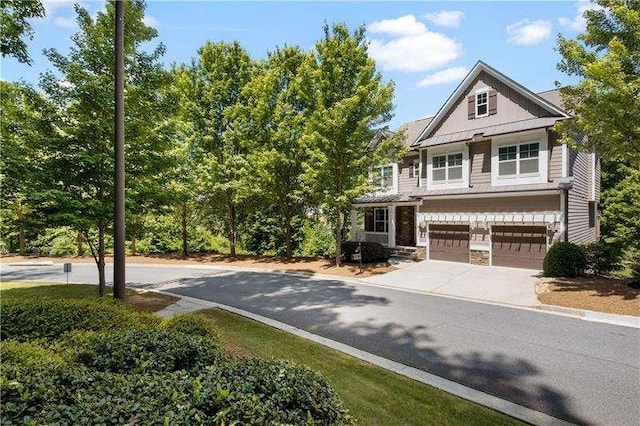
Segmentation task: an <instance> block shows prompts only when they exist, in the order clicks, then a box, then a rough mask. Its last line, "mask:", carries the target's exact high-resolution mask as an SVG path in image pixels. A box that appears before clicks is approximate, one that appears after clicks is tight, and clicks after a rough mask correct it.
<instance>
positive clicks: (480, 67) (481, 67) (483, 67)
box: [412, 61, 571, 145]
mask: <svg viewBox="0 0 640 426" xmlns="http://www.w3.org/2000/svg"><path fill="white" fill-rule="evenodd" d="M482 71H485V72H487V73H488V74H490V75H491V76H493V77H495V78H496V79H498V80H500V81H502V82H503V83H505V84H507V85H509V86H510V87H512V88H514V89H515V90H516V91H517V92H519V93H520V94H521V95H522V96H524V97H526V98H529V99H531V100H533V101H535V102H536V103H538V104H541V105H542V106H544V107H545V108H547V109H548V110H550V111H553V112H554V113H556V114H557V115H561V116H563V117H571V116H570V115H569V114H567V113H566V112H565V111H563V110H561V109H560V108H558V107H557V106H555V105H553V104H552V103H550V102H549V101H547V100H546V99H544V98H542V97H540V96H538V95H536V94H535V93H533V92H532V91H531V90H529V89H527V88H526V87H524V86H523V85H521V84H520V83H518V82H516V81H514V80H512V79H510V78H509V77H507V76H506V75H504V74H502V73H501V72H500V71H498V70H496V69H495V68H492V67H491V66H489V65H487V64H485V63H484V62H482V61H478V62H477V63H476V64H475V66H474V67H473V68H472V69H471V71H469V74H467V76H466V77H465V78H464V80H462V82H461V83H460V84H459V85H458V87H456V90H454V92H453V93H452V94H451V95H450V96H449V98H448V99H447V101H446V102H445V103H444V105H443V106H442V107H441V108H440V109H439V110H438V112H437V114H436V115H435V116H434V117H433V119H432V120H431V122H430V123H429V125H428V126H427V127H426V128H425V129H424V130H423V131H422V133H420V136H418V138H417V139H416V140H415V141H413V143H412V145H415V144H417V143H418V142H419V141H420V140H422V138H423V137H424V135H426V134H429V133H430V132H431V130H433V129H434V128H435V127H436V125H437V124H438V123H439V122H440V120H441V119H442V118H443V116H444V115H445V113H446V111H448V110H449V108H450V107H451V106H452V105H453V103H454V102H455V101H456V100H457V99H458V97H459V96H460V95H461V94H462V91H463V90H465V89H466V88H467V86H468V85H469V83H471V81H473V79H474V78H476V77H477V76H478V75H479V74H480V73H481V72H482Z"/></svg>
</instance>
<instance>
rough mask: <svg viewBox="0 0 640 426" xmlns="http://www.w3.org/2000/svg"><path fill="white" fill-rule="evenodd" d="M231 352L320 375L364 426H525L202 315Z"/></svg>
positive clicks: (245, 323) (310, 347) (317, 350)
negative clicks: (291, 363)
mask: <svg viewBox="0 0 640 426" xmlns="http://www.w3.org/2000/svg"><path fill="white" fill-rule="evenodd" d="M203 313H204V314H205V315H206V316H207V317H208V318H210V319H212V320H213V321H214V322H215V323H216V325H217V326H218V327H219V329H220V330H221V331H222V334H223V337H224V339H225V342H226V343H227V345H228V348H230V349H231V351H232V352H236V353H240V354H242V353H246V354H250V355H252V356H258V357H262V358H271V357H276V358H283V359H288V360H291V361H295V362H297V363H299V364H304V365H306V366H308V367H309V368H311V369H312V370H315V371H318V372H320V373H321V374H322V375H323V376H324V377H325V378H326V379H327V380H328V381H329V383H330V384H331V385H332V386H333V387H334V388H335V389H336V390H337V391H338V393H339V394H340V395H341V396H342V398H343V400H344V404H345V406H346V407H347V408H349V410H350V411H351V413H352V414H353V415H354V416H355V417H356V418H357V419H358V424H362V425H373V424H383V425H408V424H438V425H506V424H522V423H520V422H519V421H518V420H515V419H512V418H510V417H507V416H505V415H502V414H500V413H497V412H495V411H493V410H490V409H488V408H485V407H482V406H480V405H477V404H474V403H472V402H469V401H466V400H464V399H461V398H458V397H456V396H453V395H451V394H448V393H446V392H443V391H440V390H438V389H435V388H433V387H431V386H427V385H424V384H422V383H419V382H416V381H414V380H411V379H409V378H406V377H404V376H400V375H398V374H395V373H392V372H390V371H388V370H385V369H383V368H380V367H376V366H374V365H372V364H369V363H366V362H364V361H361V360H359V359H356V358H353V357H351V356H348V355H345V354H343V353H341V352H338V351H335V350H333V349H329V348H327V347H325V346H322V345H320V344H317V343H314V342H310V341H308V340H306V339H302V338H300V337H297V336H294V335H292V334H289V333H286V332H283V331H280V330H278V329H275V328H273V327H270V326H267V325H264V324H261V323H258V322H256V321H253V320H250V319H247V318H244V317H242V316H239V315H235V314H231V313H228V312H225V311H222V310H219V309H211V310H207V311H203Z"/></svg>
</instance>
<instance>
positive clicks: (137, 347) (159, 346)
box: [75, 330, 224, 373]
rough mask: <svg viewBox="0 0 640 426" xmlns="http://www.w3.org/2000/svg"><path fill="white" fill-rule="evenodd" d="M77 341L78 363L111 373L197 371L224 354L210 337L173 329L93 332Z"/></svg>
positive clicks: (218, 360)
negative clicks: (78, 344) (79, 341)
mask: <svg viewBox="0 0 640 426" xmlns="http://www.w3.org/2000/svg"><path fill="white" fill-rule="evenodd" d="M76 342H77V340H76ZM80 345H81V347H80V348H79V349H78V350H77V352H76V353H77V354H76V357H75V359H76V361H77V362H78V363H80V364H82V365H85V366H87V367H89V368H91V369H93V370H98V371H107V372H112V373H125V372H130V371H133V372H138V373H142V372H145V373H148V372H159V373H173V372H175V371H183V370H187V371H198V370H201V369H203V368H205V367H207V366H209V365H214V364H217V363H219V362H220V360H221V359H222V358H223V356H224V355H223V350H222V348H221V346H220V345H219V344H218V343H216V342H214V341H213V340H211V339H210V338H208V337H201V336H194V335H188V334H184V333H176V332H175V331H173V330H124V331H118V332H115V333H108V334H102V335H100V334H96V335H90V336H88V338H86V339H84V342H82V343H81V344H80Z"/></svg>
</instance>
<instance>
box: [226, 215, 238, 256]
mask: <svg viewBox="0 0 640 426" xmlns="http://www.w3.org/2000/svg"><path fill="white" fill-rule="evenodd" d="M228 238H229V249H230V252H231V253H230V254H231V257H236V209H235V206H234V205H233V203H232V202H229V236H228Z"/></svg>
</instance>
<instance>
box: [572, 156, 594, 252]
mask: <svg viewBox="0 0 640 426" xmlns="http://www.w3.org/2000/svg"><path fill="white" fill-rule="evenodd" d="M592 170H593V158H592V155H591V154H590V153H586V152H575V151H574V150H572V149H569V176H573V188H572V189H570V190H569V196H568V202H569V213H568V232H569V241H571V242H572V243H577V244H585V243H589V242H592V241H595V240H596V229H597V227H595V226H594V227H589V201H590V200H591V184H592V179H593V178H592Z"/></svg>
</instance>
